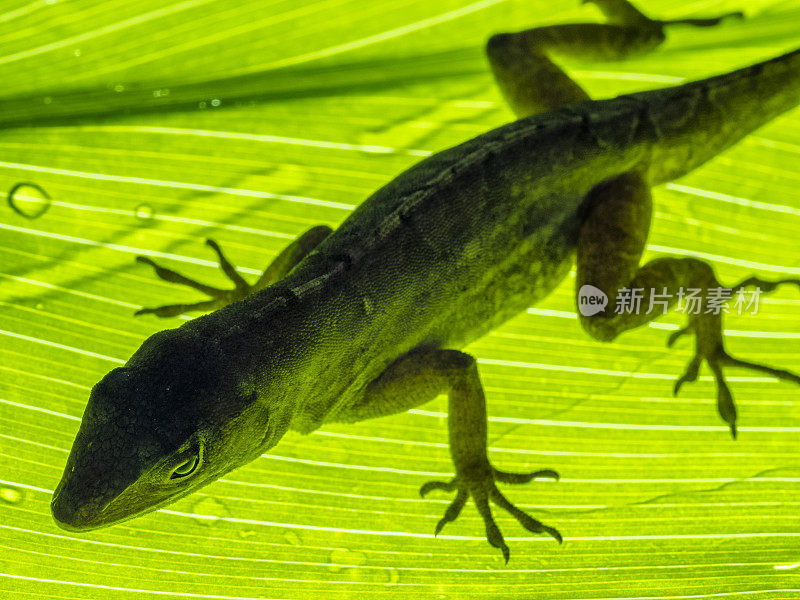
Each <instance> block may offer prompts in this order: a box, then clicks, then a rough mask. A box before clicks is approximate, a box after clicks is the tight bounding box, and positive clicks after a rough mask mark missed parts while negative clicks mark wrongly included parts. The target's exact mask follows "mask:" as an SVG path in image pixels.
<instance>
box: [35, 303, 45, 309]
mask: <svg viewBox="0 0 800 600" xmlns="http://www.w3.org/2000/svg"><path fill="white" fill-rule="evenodd" d="M36 310H44V303H42V302H39V304H37V305H36Z"/></svg>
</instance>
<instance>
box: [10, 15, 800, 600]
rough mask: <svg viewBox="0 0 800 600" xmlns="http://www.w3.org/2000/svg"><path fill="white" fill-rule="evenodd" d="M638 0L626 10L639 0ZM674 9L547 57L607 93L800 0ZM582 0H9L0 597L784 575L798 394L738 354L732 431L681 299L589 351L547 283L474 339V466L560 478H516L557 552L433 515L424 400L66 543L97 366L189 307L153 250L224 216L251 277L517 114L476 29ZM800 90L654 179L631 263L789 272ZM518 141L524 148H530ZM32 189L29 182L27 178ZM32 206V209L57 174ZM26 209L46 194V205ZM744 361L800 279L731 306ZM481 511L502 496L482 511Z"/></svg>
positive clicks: (285, 449)
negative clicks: (587, 57) (57, 502)
mask: <svg viewBox="0 0 800 600" xmlns="http://www.w3.org/2000/svg"><path fill="white" fill-rule="evenodd" d="M643 8H645V7H643ZM737 9H744V10H745V11H746V12H747V13H748V16H747V19H746V20H743V21H741V22H735V21H734V22H726V23H725V24H724V25H723V26H720V27H718V28H710V29H703V30H698V29H685V28H683V29H681V28H675V30H674V31H670V32H669V39H668V41H667V43H666V44H665V45H664V46H663V47H662V48H660V49H659V50H658V51H656V52H655V53H653V54H651V55H648V56H646V57H642V58H640V59H637V60H633V61H630V62H626V63H624V64H619V63H617V64H609V63H585V64H577V63H574V64H572V63H571V64H569V65H567V66H568V67H569V68H570V69H571V71H572V72H573V73H575V75H576V78H577V79H578V80H579V81H580V82H581V83H582V84H583V85H585V86H586V87H587V88H588V89H589V90H590V92H591V93H592V95H593V96H594V97H605V96H612V95H615V94H619V93H624V92H630V91H634V90H638V89H645V88H654V87H659V86H663V85H668V84H671V83H677V82H680V81H682V80H683V78H686V79H695V78H699V77H703V76H707V75H710V74H716V73H722V72H725V71H728V70H731V69H733V68H736V67H739V66H744V65H746V64H750V63H754V62H756V61H758V60H761V59H765V58H768V57H771V56H774V55H777V54H779V53H782V52H785V51H788V50H790V49H793V48H794V47H795V46H796V45H797V43H798V42H797V24H798V23H799V22H800V2H798V1H797V0H786V1H780V0H765V1H762V2H755V3H753V2H751V3H745V4H741V3H736V2H734V1H733V0H730V1H712V2H702V3H701V2H667V1H666V0H654V1H653V2H650V3H648V5H647V7H646V10H647V11H648V12H649V14H651V15H653V16H657V17H659V18H679V17H683V16H693V15H698V16H699V15H713V14H717V13H723V12H729V11H732V10H737ZM598 16H599V13H598V12H597V11H596V9H595V7H593V6H585V7H581V6H580V5H579V3H578V2H577V1H575V2H573V1H572V0H565V1H564V2H558V3H553V2H546V1H544V0H530V1H522V0H506V1H503V0H482V1H478V2H469V0H439V1H438V2H427V1H421V0H397V1H394V2H386V1H383V2H370V3H364V2H357V1H355V0H320V1H318V2H307V1H298V0H293V1H288V0H270V2H256V1H252V0H251V1H246V0H245V1H242V2H235V3H234V2H222V1H221V0H188V1H183V2H175V3H172V4H167V5H165V4H163V3H162V2H156V1H154V0H139V1H138V2H127V1H123V0H111V1H106V2H101V1H99V0H76V1H74V2H64V1H60V0H35V1H32V2H27V0H9V1H8V2H5V3H4V5H3V7H2V9H0V28H2V34H0V39H2V41H3V46H2V48H3V49H2V56H0V74H1V75H2V80H3V82H4V87H3V91H2V95H1V96H0V126H2V133H0V189H4V190H9V191H10V190H11V189H12V188H13V187H14V186H15V185H17V184H20V183H28V184H30V185H27V186H23V187H21V188H18V189H17V190H16V193H15V194H14V198H12V199H10V204H6V205H5V206H3V207H2V208H0V595H2V596H3V597H4V598H9V599H14V600H22V599H29V598H64V599H66V598H126V599H129V598H150V597H153V598H156V597H158V598H162V597H175V598H193V597H201V598H247V599H250V598H355V597H366V596H367V595H368V596H369V597H370V598H384V597H392V598H417V597H430V598H464V597H480V598H543V599H544V598H547V599H551V598H552V599H556V598H558V599H567V598H569V599H589V598H598V599H599V598H604V599H606V598H608V599H610V598H715V597H726V598H750V597H754V598H798V597H800V583H798V579H797V575H798V573H800V566H799V565H798V560H799V559H798V552H797V548H798V543H800V533H799V531H800V530H798V507H799V506H800V503H798V501H797V497H798V492H800V487H799V486H800V466H798V459H797V456H798V451H800V443H798V432H800V415H798V410H797V409H798V407H800V389H798V388H797V387H793V386H791V385H790V384H788V383H779V382H776V381H774V380H771V379H769V378H765V377H760V376H754V375H753V373H751V372H745V371H740V372H735V371H732V373H734V374H735V375H736V376H734V377H731V378H730V380H731V387H732V389H733V393H734V395H735V397H736V399H737V404H738V407H739V413H740V415H739V423H740V435H739V439H738V440H737V441H735V442H734V441H732V440H731V439H730V437H729V435H728V433H727V430H726V427H725V426H724V423H722V422H721V421H720V419H719V418H718V416H717V415H716V413H715V404H714V387H713V384H712V382H711V380H710V378H709V377H708V373H707V372H701V373H702V375H703V376H702V377H701V380H700V382H698V383H695V384H692V385H687V386H685V388H684V389H683V390H682V391H681V394H680V396H679V397H678V398H673V397H672V395H671V389H672V384H673V382H674V380H675V378H676V377H677V376H678V375H679V374H680V373H681V372H682V370H683V368H684V365H685V363H686V361H688V359H689V358H690V356H691V343H690V340H689V339H686V340H681V341H680V342H679V343H678V344H677V348H676V349H673V350H669V349H667V348H666V346H665V340H666V336H667V334H668V333H669V331H671V330H673V329H675V328H677V327H678V324H679V323H680V322H681V321H680V319H679V316H680V315H674V314H671V315H670V316H668V317H665V318H664V319H660V320H659V323H654V324H653V325H651V326H650V327H643V328H640V329H638V330H635V331H633V332H630V333H627V334H625V335H623V336H621V338H620V339H619V340H618V341H616V342H614V343H613V344H610V345H604V344H601V343H599V342H596V341H594V340H592V339H590V338H589V337H588V336H587V335H586V334H585V333H584V332H583V331H582V330H581V329H580V327H579V325H578V322H577V319H575V318H574V303H573V299H572V289H573V285H574V281H573V279H572V278H568V279H567V280H566V281H565V282H564V283H563V285H561V286H560V287H559V288H558V289H557V290H556V292H554V293H553V294H552V295H551V296H549V297H548V298H547V299H546V301H544V302H543V303H541V304H540V305H538V306H536V307H532V308H531V309H530V310H529V311H528V312H527V313H526V314H522V315H519V316H518V317H516V318H515V319H514V320H512V321H511V322H509V323H507V324H506V325H504V326H503V327H501V328H499V329H498V330H497V331H495V332H493V333H491V334H490V335H488V336H486V337H485V338H484V339H482V340H481V341H480V342H478V343H476V344H474V345H472V346H471V347H470V348H469V351H470V352H472V353H474V354H475V355H476V356H478V357H479V359H480V370H481V374H482V378H483V380H484V383H485V386H486V391H487V397H488V404H489V411H490V416H491V422H490V427H489V436H490V443H491V456H492V460H493V461H494V462H495V463H496V464H497V466H498V467H499V468H503V469H507V470H526V469H527V470H533V469H538V468H553V469H556V470H558V471H559V472H560V473H561V475H562V480H561V481H560V482H558V483H554V482H549V481H539V482H534V483H531V484H528V485H525V486H519V487H516V486H515V487H514V488H512V489H510V490H507V492H508V496H509V498H510V499H511V500H513V501H514V502H516V503H518V504H519V506H520V507H521V508H523V509H526V510H528V511H529V512H530V513H531V514H532V515H533V516H535V517H537V518H541V519H542V520H543V521H544V522H546V523H547V524H549V525H553V526H556V527H558V528H559V529H560V531H561V532H562V533H563V534H564V537H565V542H564V544H563V546H561V547H558V546H557V545H556V544H555V543H554V542H553V541H552V539H549V538H544V537H542V538H534V537H529V536H528V535H527V532H526V531H525V530H523V529H522V528H521V527H520V526H519V525H518V524H517V523H516V522H515V521H514V520H513V519H512V518H511V517H510V516H508V515H505V514H497V520H498V524H499V526H500V527H501V529H502V530H503V532H504V533H505V535H506V540H507V541H508V543H509V545H510V547H511V553H512V556H511V562H510V563H509V565H508V566H504V564H503V561H502V557H501V556H500V553H499V552H497V551H496V550H495V549H494V548H491V547H490V546H489V545H488V544H487V543H486V541H485V540H484V539H483V526H482V523H481V522H480V520H479V518H478V517H477V514H476V512H475V510H474V507H473V506H472V504H471V503H470V504H469V505H468V506H467V507H466V508H465V509H464V512H463V514H462V516H461V518H460V519H459V520H458V521H457V522H455V523H451V524H449V525H448V526H447V527H446V528H445V530H444V531H443V535H440V536H438V538H436V539H434V537H433V530H434V526H435V524H436V522H437V521H438V519H439V518H440V517H441V515H442V514H443V511H444V509H445V508H446V506H447V503H448V502H449V500H450V496H447V495H444V494H442V495H436V494H431V497H430V498H429V499H426V500H421V499H420V498H419V497H418V494H417V490H418V487H419V485H420V484H421V483H423V482H425V481H427V480H428V479H430V473H436V474H437V475H440V474H447V473H450V472H452V466H451V464H450V458H449V454H448V450H447V446H446V441H447V438H446V423H445V419H444V414H443V411H444V410H445V403H444V399H443V398H439V399H437V400H436V401H434V402H432V403H431V404H429V405H426V406H424V407H422V408H421V409H420V410H415V411H411V412H409V413H407V414H403V415H399V416H395V417H391V418H383V419H378V420H374V421H367V422H363V423H358V424H355V425H348V426H343V425H342V426H339V425H337V426H326V427H324V428H323V429H322V430H321V431H318V432H315V433H314V434H312V435H309V436H306V437H303V436H300V435H296V434H290V435H288V436H287V437H286V438H285V439H284V440H283V441H282V442H281V444H280V445H279V446H278V447H276V448H275V450H274V452H272V453H270V455H265V456H263V457H261V458H259V459H258V460H256V461H254V462H253V463H251V464H249V465H248V466H246V467H243V468H241V469H238V470H236V471H234V472H232V473H230V474H229V475H228V476H226V477H225V478H224V479H223V480H220V481H218V482H216V483H215V484H213V485H211V486H209V487H207V488H204V489H203V490H202V491H201V492H198V493H196V494H193V495H191V496H189V497H187V498H185V499H183V500H181V501H179V502H178V503H176V504H174V505H171V506H170V507H168V509H164V510H161V511H158V512H156V513H152V514H150V515H147V516H144V517H141V518H139V519H135V520H132V521H129V522H126V523H124V524H121V525H118V526H115V527H112V528H108V529H104V530H100V531H97V532H91V533H88V534H85V535H71V534H68V533H66V532H64V531H62V530H60V529H58V528H57V527H56V526H55V524H54V523H53V521H52V519H51V516H50V512H49V502H50V496H51V493H52V490H53V488H54V487H55V485H56V484H57V482H58V480H59V478H60V475H61V472H62V469H63V467H64V463H65V460H66V456H67V452H68V450H69V447H70V445H71V443H72V439H73V437H74V435H75V433H76V431H77V427H78V424H79V422H80V417H81V415H82V412H83V408H84V406H85V403H86V400H87V397H88V392H89V389H90V388H91V386H92V385H94V383H96V382H97V381H98V380H99V379H100V378H101V377H102V376H103V375H104V374H105V373H106V372H107V371H108V370H110V369H111V368H113V367H114V366H116V365H117V364H119V363H120V362H122V361H125V360H126V359H127V358H128V357H129V356H130V354H131V353H132V352H133V351H134V350H136V348H137V347H138V346H139V345H140V344H141V342H142V341H143V340H144V339H145V338H146V337H147V336H148V335H150V334H152V333H153V332H155V331H158V330H159V329H162V328H164V327H166V326H176V325H178V324H180V323H181V321H180V319H172V320H170V321H159V320H156V319H154V318H149V317H148V318H134V317H133V312H134V311H135V310H136V309H138V308H140V307H141V306H155V305H159V304H164V303H165V302H183V301H187V302H191V301H195V300H197V299H198V298H197V297H196V294H194V293H193V292H191V291H190V290H187V289H180V288H178V287H175V286H173V285H170V284H167V283H165V282H162V281H159V280H156V279H155V278H154V277H153V276H152V273H151V272H150V270H149V269H147V268H146V267H145V266H143V265H137V264H136V263H135V262H134V256H135V255H137V254H143V255H146V256H151V257H160V258H161V259H162V263H163V264H165V265H168V266H172V267H175V268H177V269H179V270H181V271H182V272H184V273H185V274H187V275H189V276H196V277H198V278H200V279H201V280H203V281H206V282H209V283H211V284H224V280H223V276H222V275H221V273H219V272H218V270H217V269H216V268H215V266H214V263H213V256H212V255H211V254H210V252H209V250H208V248H207V247H206V246H205V245H204V244H203V243H202V242H203V239H204V238H205V237H206V236H213V237H214V238H215V239H217V240H218V241H219V242H220V244H221V245H222V246H223V248H225V250H226V252H227V255H228V256H229V258H231V260H232V261H234V262H235V263H236V264H238V265H240V266H241V271H242V273H243V274H244V275H245V276H246V277H247V276H250V277H253V276H254V275H255V274H257V273H259V272H260V270H261V269H263V267H264V266H265V265H266V264H267V263H268V262H269V260H270V259H271V258H273V257H274V256H275V255H276V254H277V253H278V252H279V251H280V250H281V249H282V248H283V247H284V246H285V245H286V244H287V243H288V241H289V240H291V239H293V238H294V237H295V236H296V235H298V234H299V233H301V232H302V231H304V230H306V229H307V228H309V227H310V226H313V225H316V224H320V223H324V224H329V225H331V226H335V225H337V224H339V223H340V222H341V221H342V220H343V219H344V218H346V216H347V215H348V214H349V212H350V211H351V210H352V208H353V207H355V206H357V205H358V204H359V203H360V202H361V201H362V200H363V199H364V198H365V197H367V196H368V195H369V194H370V193H371V192H372V191H374V190H375V189H377V188H378V187H380V186H381V185H383V184H385V183H386V182H388V181H389V180H390V179H391V178H392V177H393V176H395V175H396V174H398V173H400V172H401V171H402V170H404V169H405V168H407V167H408V166H410V165H412V164H414V163H415V162H416V161H418V160H419V159H420V158H421V157H423V156H427V155H428V154H429V153H431V152H435V151H438V150H440V149H443V148H446V147H449V146H451V145H454V144H456V143H458V142H460V141H463V140H465V139H468V138H470V137H473V136H475V135H478V134H479V133H482V132H483V131H486V130H487V129H490V128H492V127H496V126H498V125H500V124H502V123H504V122H507V121H509V120H510V119H511V114H510V112H509V111H508V110H507V109H506V108H505V106H504V105H503V102H502V100H501V98H500V96H499V93H498V92H497V91H496V89H495V88H494V86H493V83H492V81H491V76H490V74H489V72H488V68H487V65H486V62H485V59H484V57H483V50H482V46H483V43H484V41H485V40H486V39H487V38H488V37H489V35H491V34H492V33H496V32H499V31H504V30H505V31H508V30H517V29H521V28H524V27H528V26H535V25H539V24H550V23H559V22H570V21H572V22H574V21H581V20H587V19H592V20H595V19H598V18H599V17H598ZM799 153H800V113H798V112H797V111H794V112H792V113H789V114H787V115H785V116H783V117H781V118H779V119H777V120H776V121H774V122H773V123H771V124H770V125H768V126H766V127H764V128H763V129H762V130H760V131H758V132H756V133H755V134H754V135H751V136H749V137H748V138H747V139H746V140H744V141H743V142H742V143H740V144H739V145H737V146H736V147H734V148H732V149H731V150H729V151H727V152H725V153H724V154H723V155H721V156H719V157H718V158H716V159H714V160H713V161H712V162H710V163H708V164H707V165H705V166H704V167H702V168H701V169H699V170H697V171H696V172H694V173H692V174H691V175H689V176H687V177H685V178H683V179H681V180H680V181H676V182H674V183H673V184H669V185H666V186H662V187H659V188H657V189H656V190H655V191H654V195H655V201H656V210H655V217H654V223H653V228H652V234H651V238H650V244H651V245H650V248H649V252H648V256H647V257H646V258H649V257H652V256H656V255H660V254H665V253H666V254H681V255H685V254H690V255H698V256H702V257H706V258H708V259H710V260H711V262H712V263H713V265H714V266H715V268H716V269H717V272H718V274H719V276H720V278H721V279H722V281H723V283H728V284H730V283H733V282H734V281H737V280H738V279H739V278H742V277H744V276H746V275H748V274H750V273H752V272H756V273H760V274H763V275H767V276H773V277H774V276H776V275H777V274H780V273H794V274H797V273H799V272H800V252H798V249H799V248H800V247H799V246H798V241H797V239H798V238H797V231H798V226H800V191H799V190H800V187H798V178H799V176H798V172H797V164H798V155H799ZM532 160H535V157H532ZM37 186H38V188H37ZM46 196H49V200H48V199H47V198H46ZM12 204H13V205H14V206H16V207H17V208H19V209H20V210H23V211H26V212H28V213H31V212H34V213H35V212H36V211H37V210H39V209H41V208H43V207H46V208H47V210H46V212H44V213H43V214H42V215H41V216H39V217H38V218H34V219H30V218H26V217H24V216H22V215H20V214H17V213H16V212H14V211H13V210H12V208H11V206H12ZM726 327H727V328H728V330H729V336H730V337H729V338H728V340H729V341H728V346H729V348H730V350H731V352H732V353H735V354H736V355H738V356H742V357H745V358H748V359H750V360H754V361H759V362H765V363H768V364H773V365H776V366H780V367H782V368H788V369H795V370H796V369H797V368H798V362H799V361H798V357H800V296H799V295H798V292H797V290H796V289H788V288H786V289H779V290H778V291H777V292H776V293H774V294H771V295H770V296H769V297H765V298H763V299H762V302H761V305H760V309H759V314H758V315H751V314H745V315H743V316H736V315H732V316H731V318H728V319H727V321H726ZM497 512H498V513H500V511H497Z"/></svg>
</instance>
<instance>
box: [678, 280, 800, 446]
mask: <svg viewBox="0 0 800 600" xmlns="http://www.w3.org/2000/svg"><path fill="white" fill-rule="evenodd" d="M784 283H793V284H795V285H797V286H800V279H782V280H779V281H766V280H763V279H758V278H757V277H750V278H748V279H745V280H744V281H742V282H741V283H739V284H737V285H735V286H734V287H733V288H732V290H734V291H737V290H740V289H743V288H745V287H749V286H758V288H759V289H760V291H762V292H771V291H772V290H774V289H775V288H776V287H777V286H779V285H781V284H784ZM687 333H694V334H695V336H696V351H695V355H694V357H693V358H692V359H691V360H690V361H689V364H688V365H687V366H686V371H685V372H684V373H683V375H681V376H680V377H679V378H678V380H677V381H676V382H675V387H674V389H673V394H675V395H677V394H678V392H679V391H680V389H681V386H682V385H683V384H684V383H686V382H687V381H695V380H697V375H698V372H699V370H700V365H701V363H702V362H703V360H705V361H706V362H707V363H708V366H709V367H710V369H711V372H712V374H713V376H714V379H715V380H716V383H717V411H718V412H719V415H720V416H721V417H722V419H723V420H724V421H725V422H726V423H727V424H728V426H729V427H730V430H731V435H732V436H733V438H734V439H735V438H736V405H735V403H734V401H733V395H732V394H731V391H730V388H728V384H727V383H726V381H725V377H724V375H723V374H722V367H742V368H745V369H752V370H754V371H759V372H761V373H766V374H767V375H772V376H773V377H775V378H777V379H782V380H784V381H792V382H794V383H797V384H800V376H798V375H796V374H795V373H792V372H791V371H787V370H785V369H775V368H773V367H768V366H766V365H760V364H757V363H753V362H749V361H746V360H740V359H738V358H734V357H732V356H731V355H730V354H728V353H727V352H726V351H725V348H724V346H723V342H722V326H721V321H720V319H719V318H718V316H717V318H714V316H713V315H705V314H700V315H695V316H694V318H693V319H691V320H690V322H689V325H687V326H686V327H684V328H682V329H679V330H677V331H675V332H673V333H672V334H671V335H670V336H669V339H668V340H667V346H670V347H671V346H672V345H673V344H674V343H675V341H676V340H677V339H678V338H680V337H681V336H683V335H685V334H687Z"/></svg>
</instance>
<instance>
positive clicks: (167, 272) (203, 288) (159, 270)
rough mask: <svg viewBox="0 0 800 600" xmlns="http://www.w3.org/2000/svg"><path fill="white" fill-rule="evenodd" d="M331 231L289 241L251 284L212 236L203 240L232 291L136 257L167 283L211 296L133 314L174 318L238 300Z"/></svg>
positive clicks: (315, 230) (323, 228)
mask: <svg viewBox="0 0 800 600" xmlns="http://www.w3.org/2000/svg"><path fill="white" fill-rule="evenodd" d="M330 233H331V228H330V227H328V226H327V225H319V226H317V227H312V228H311V229H309V230H308V231H306V232H305V233H304V234H303V235H301V236H300V237H298V238H297V239H296V240H295V241H293V242H292V243H291V244H289V245H288V246H286V248H284V249H283V251H281V253H280V254H278V256H276V257H275V259H274V260H273V261H272V262H271V263H270V264H269V266H267V268H266V269H264V272H263V273H262V274H261V275H260V276H259V278H258V281H256V282H255V283H254V284H252V285H251V284H249V283H247V282H246V281H245V280H244V278H243V277H242V276H241V275H239V273H238V272H237V271H236V267H234V266H233V265H232V264H231V263H230V262H229V261H228V259H227V258H225V255H224V254H223V253H222V249H221V248H220V247H219V244H217V242H215V241H214V240H212V239H208V240H206V244H208V245H209V246H210V247H211V249H212V250H214V252H216V254H217V259H218V260H219V266H220V268H221V269H222V271H223V272H224V273H225V275H226V276H227V277H228V279H230V280H231V281H232V282H233V285H234V287H233V289H232V290H223V289H220V288H215V287H211V286H210V285H205V284H203V283H200V282H198V281H195V280H194V279H189V278H188V277H185V276H183V275H181V274H180V273H178V272H176V271H173V270H172V269H167V268H165V267H162V266H160V265H158V264H156V263H155V262H154V261H153V260H152V259H150V258H148V257H147V256H137V257H136V261H137V262H140V263H143V264H146V265H150V266H151V267H153V269H155V272H156V275H157V276H158V277H160V278H161V279H163V280H165V281H169V282H170V283H178V284H181V285H185V286H188V287H190V288H193V289H195V290H197V291H200V292H203V293H204V294H206V295H207V296H211V300H204V301H202V302H195V303H192V304H168V305H165V306H159V307H157V308H143V309H141V310H138V311H136V315H137V316H138V315H147V314H154V315H156V316H157V317H174V316H176V315H180V314H183V313H186V312H190V311H195V310H204V311H211V310H218V309H220V308H222V307H223V306H227V305H228V304H231V303H232V302H236V301H237V300H241V299H242V298H244V297H245V296H249V295H250V294H253V293H255V292H257V291H259V290H262V289H264V288H265V287H267V286H270V285H272V284H273V283H276V282H278V281H280V280H281V279H283V278H284V277H286V275H287V274H288V273H289V271H291V270H292V269H293V268H294V267H295V265H297V263H299V262H300V261H301V260H303V258H305V257H306V256H307V255H308V254H309V253H310V252H311V251H312V250H313V249H314V248H316V247H317V246H318V245H319V244H320V242H322V240H324V239H325V238H326V237H328V235H330Z"/></svg>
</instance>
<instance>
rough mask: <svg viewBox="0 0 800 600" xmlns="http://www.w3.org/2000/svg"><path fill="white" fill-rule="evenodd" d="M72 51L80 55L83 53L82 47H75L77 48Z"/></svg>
mask: <svg viewBox="0 0 800 600" xmlns="http://www.w3.org/2000/svg"><path fill="white" fill-rule="evenodd" d="M72 53H73V54H74V55H75V56H80V55H81V49H80V48H75V50H74V51H73V52H72Z"/></svg>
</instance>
